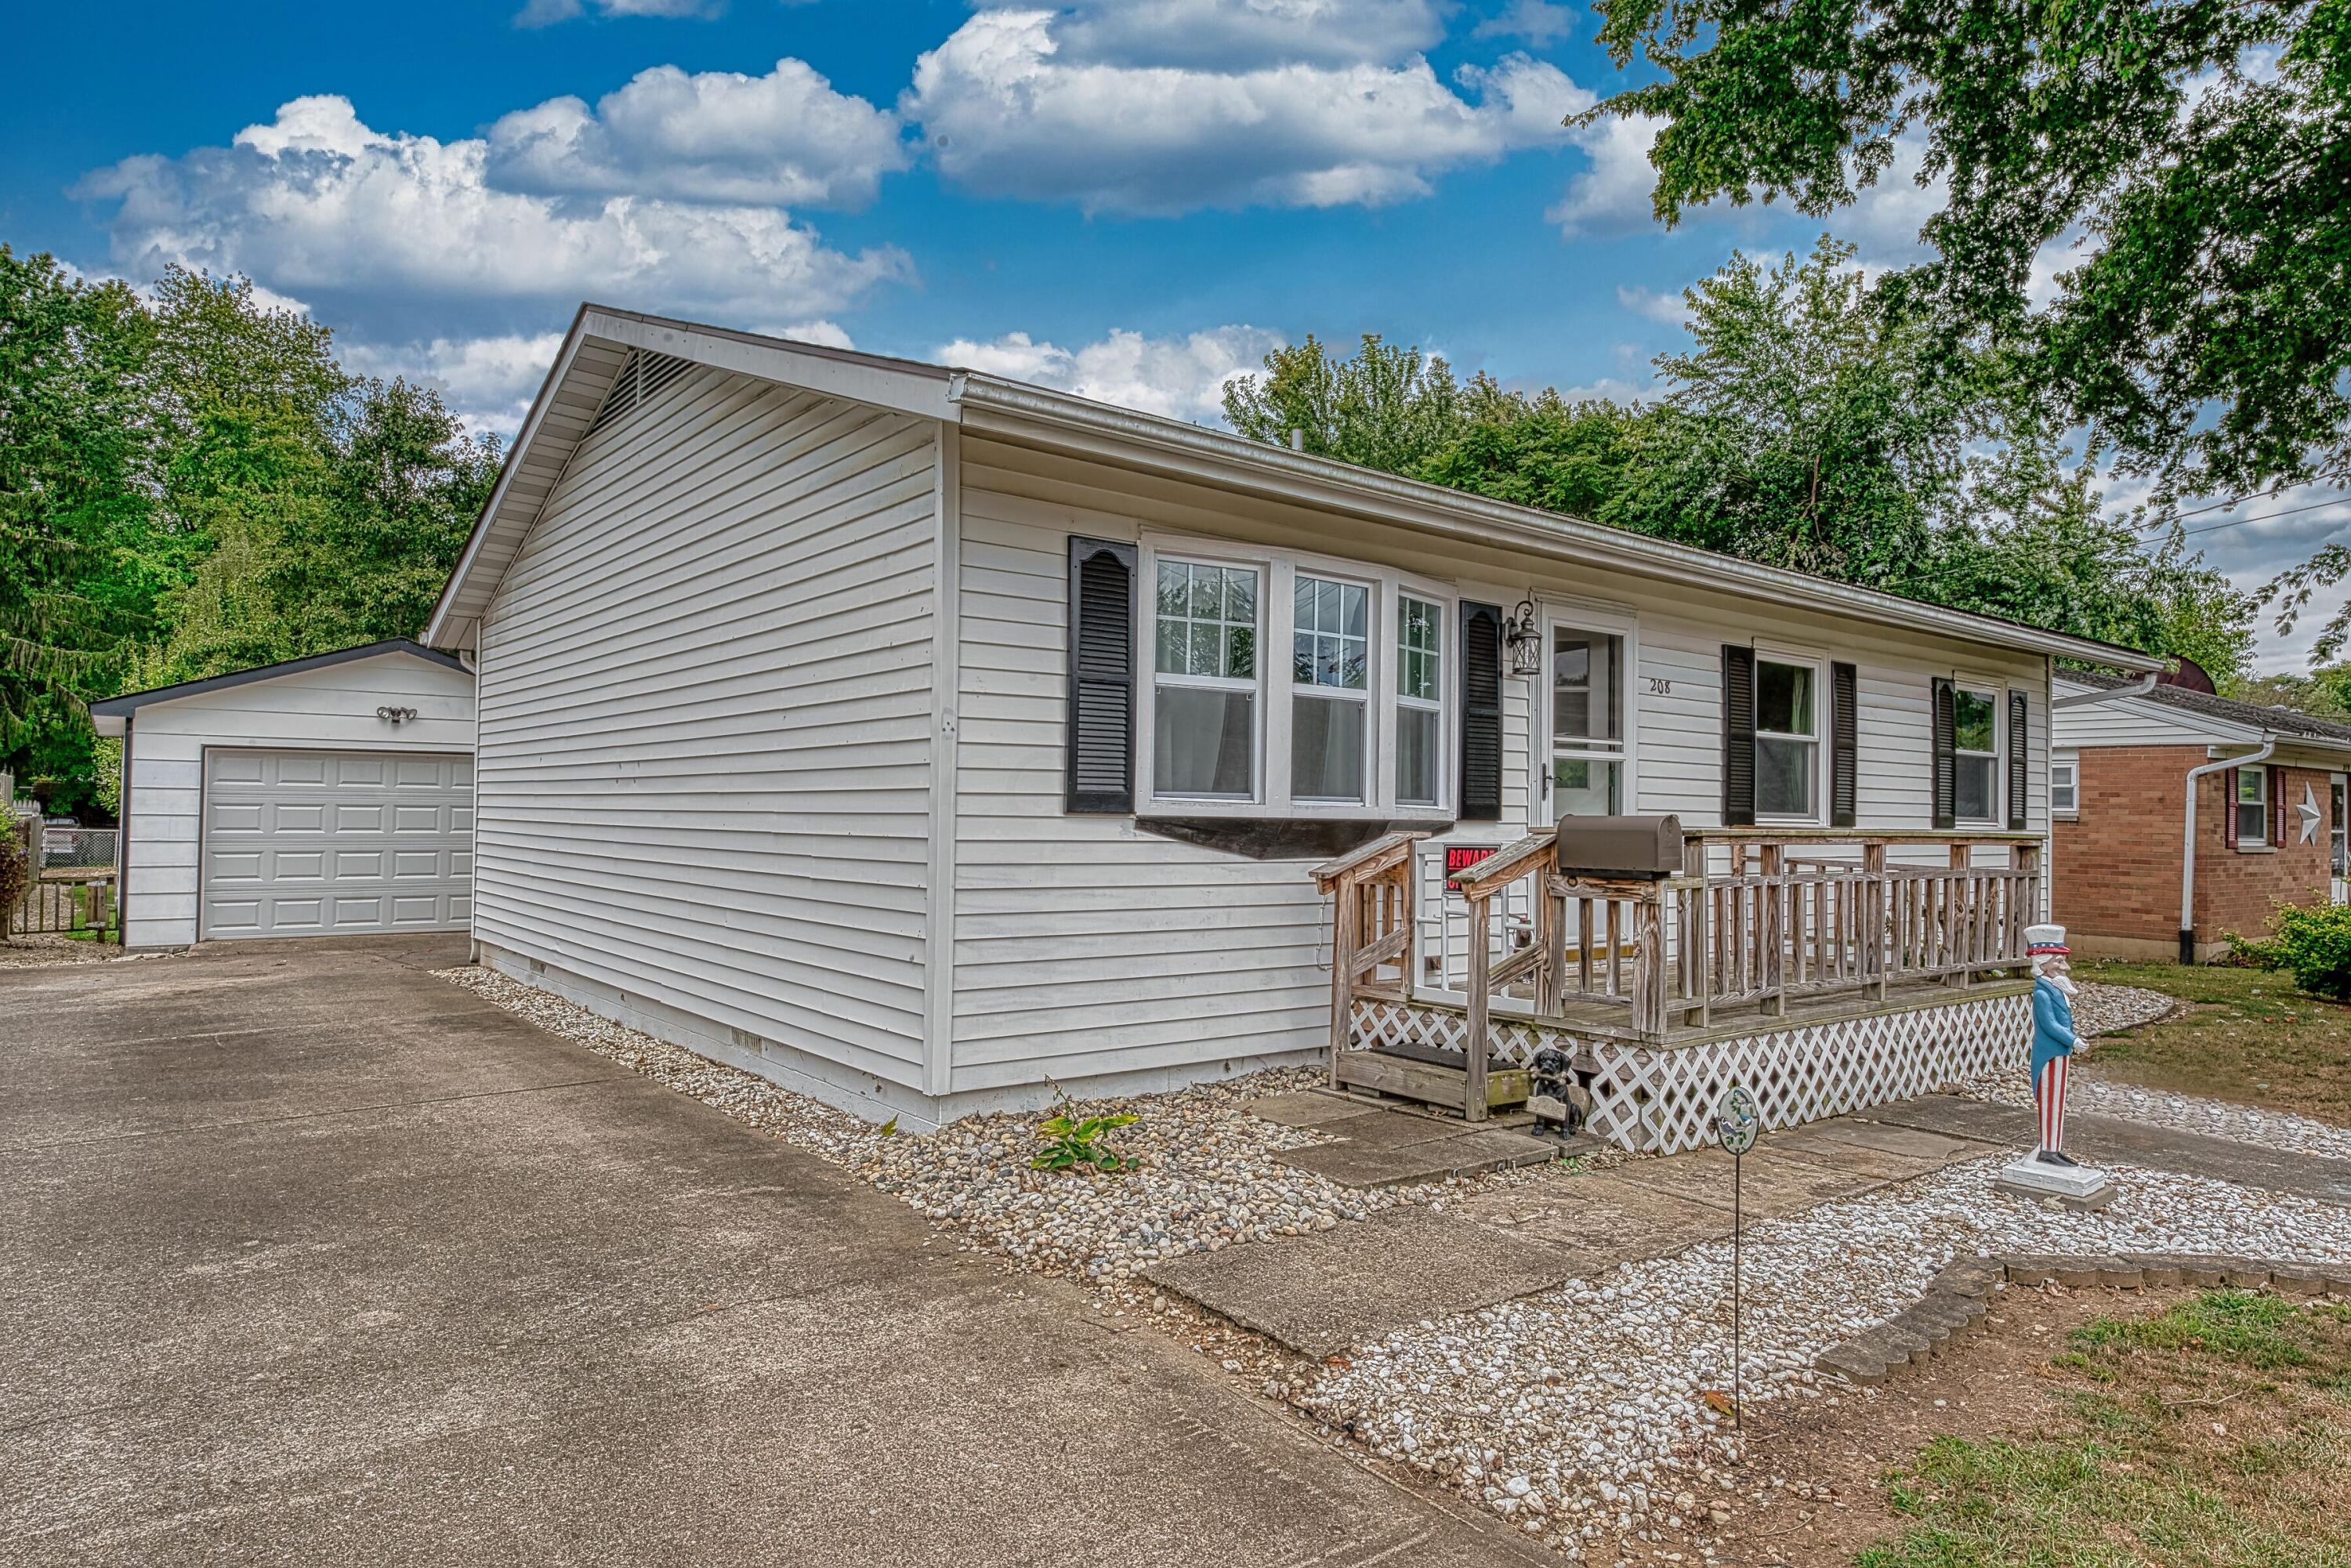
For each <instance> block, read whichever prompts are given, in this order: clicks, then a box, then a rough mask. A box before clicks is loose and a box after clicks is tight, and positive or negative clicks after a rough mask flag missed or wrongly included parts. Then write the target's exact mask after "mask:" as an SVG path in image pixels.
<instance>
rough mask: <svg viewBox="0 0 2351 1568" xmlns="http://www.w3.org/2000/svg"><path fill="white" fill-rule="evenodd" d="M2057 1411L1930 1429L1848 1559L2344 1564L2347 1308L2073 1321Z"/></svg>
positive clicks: (2275, 1567)
mask: <svg viewBox="0 0 2351 1568" xmlns="http://www.w3.org/2000/svg"><path fill="white" fill-rule="evenodd" d="M2049 1370H2050V1374H2051V1375H2052V1377H2053V1379H2054V1380H2055V1387H2056V1388H2057V1389H2058V1390H2059V1391H2060V1397H2061V1399H2062V1401H2063V1406H2064V1410H2063V1414H2062V1415H2061V1416H2059V1417H2058V1418H2057V1419H2055V1420H2053V1421H2051V1422H2047V1423H2045V1424H2043V1425H2041V1426H2039V1427H2037V1428H2036V1429H2035V1431H2034V1432H2033V1434H2032V1436H2031V1437H2019V1438H2011V1439H2001V1440H1990V1441H1977V1440H1970V1439H1965V1438H1959V1437H1939V1438H1937V1439H1935V1440H1934V1441H1933V1442H1930V1443H1928V1445H1927V1446H1926V1448H1923V1449H1921V1450H1919V1453H1918V1455H1917V1458H1916V1459H1915V1460H1914V1461H1912V1462H1911V1463H1910V1464H1908V1465H1907V1466H1904V1467H1901V1468H1899V1469H1895V1470H1893V1471H1890V1472H1888V1474H1887V1475H1886V1478H1885V1480H1886V1490H1887V1497H1888V1500H1889V1504H1890V1506H1891V1508H1892V1511H1893V1512H1894V1513H1895V1515H1896V1517H1897V1518H1899V1519H1902V1520H1904V1521H1907V1523H1906V1524H1905V1525H1904V1527H1903V1528H1902V1530H1901V1531H1900V1532H1899V1533H1898V1534H1896V1535H1894V1536H1891V1537H1889V1538H1888V1539H1886V1540H1883V1541H1881V1542H1877V1543H1876V1545H1873V1546H1870V1547H1868V1548H1866V1549H1865V1550H1864V1551H1863V1552H1860V1553H1859V1554H1858V1555H1857V1556H1856V1557H1855V1564H1856V1568H2127V1565H2136V1564H2144V1563H2159V1564H2163V1565H2165V1568H2172V1565H2178V1568H2346V1565H2351V1310H2346V1309H2345V1308H2344V1307H2341V1306H2338V1305H2333V1304H2327V1303H2316V1304H2309V1305H2302V1306H2296V1305H2295V1304H2294V1303H2292V1302H2289V1301H2283V1300H2280V1299H2279V1298H2277V1297H2274V1296H2266V1295H2255V1294H2252V1293H2250V1292H2244V1291H2209V1292H2206V1293H2205V1294H2203V1295H2200V1296H2199V1297H2197V1298H2195V1299H2194V1300H2192V1301H2186V1302H2184V1303H2182V1304H2180V1305H2179V1306H2176V1307H2173V1308H2172V1309H2170V1310H2169V1311H2168V1312H2162V1313H2160V1314H2158V1315H2156V1316H2153V1317H2149V1318H2144V1319H2137V1320H2132V1319H2122V1318H2101V1319H2098V1320H2096V1321H2095V1322H2091V1323H2090V1324H2088V1325H2087V1326H2085V1327H2084V1328H2081V1329H2077V1330H2075V1331H2074V1333H2073V1334H2072V1335H2071V1336H2070V1339H2069V1343H2068V1348H2067V1349H2066V1351H2065V1352H2064V1354H2061V1355H2059V1356H2058V1357H2057V1358H2056V1359H2055V1360H2054V1361H2053V1363H2051V1364H2050V1369H2049Z"/></svg>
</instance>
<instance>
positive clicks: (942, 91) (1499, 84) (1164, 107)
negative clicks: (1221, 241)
mask: <svg viewBox="0 0 2351 1568" xmlns="http://www.w3.org/2000/svg"><path fill="white" fill-rule="evenodd" d="M1061 26H1062V19H1061V17H1060V16H1058V15H1057V14H1056V13H1054V12H1050V11H1029V10H989V11H982V12H980V13H979V14H978V15H977V16H973V17H971V18H970V19H969V20H968V21H967V22H966V23H965V24H964V25H963V26H961V27H959V28H958V29H956V32H955V33H954V35H953V36H951V37H948V38H947V40H946V42H945V43H943V44H941V45H940V46H939V47H937V48H935V49H933V50H931V51H929V52H928V53H926V54H925V55H924V56H923V57H921V58H920V59H919V60H917V61H916V62H915V67H914V85H913V86H912V88H911V89H909V90H908V91H907V92H906V94H905V95H904V97H903V98H902V99H900V102H899V109H900V112H901V113H902V114H903V115H904V117H905V118H906V119H908V120H917V121H920V122H921V124H922V126H923V127H924V129H925V131H926V132H927V134H928V136H929V138H930V141H931V149H932V152H933V155H934V156H935V159H936V160H937V162H938V165H939V168H940V169H941V171H942V172H945V173H946V176H947V177H948V178H949V179H951V180H954V181H956V182H957V183H961V184H964V185H967V186H969V187H970V188H972V189H973V190H976V191H978V192H980V193H984V194H989V195H1006V196H1019V197H1026V198H1029V199H1034V200H1069V201H1074V202H1077V203H1079V204H1081V205H1082V206H1084V207H1086V208H1087V209H1089V210H1094V211H1100V210H1113V211H1124V212H1136V213H1177V212H1184V211H1187V210H1190V209H1194V208H1198V207H1209V206H1218V207H1240V206H1251V205H1270V206H1311V207H1322V206H1339V205H1346V204H1364V205H1377V204H1383V203H1388V202H1395V201H1401V200H1405V199H1407V198H1410V197H1414V196H1419V195H1424V194H1426V193H1428V191H1429V190H1430V188H1431V187H1430V179H1431V177H1432V176H1433V175H1435V174H1437V173H1438V172H1442V171H1444V170H1447V169H1449V168H1454V167H1458V166H1460V165H1463V164H1468V163H1475V162H1490V161H1492V160H1494V159H1496V158H1499V157H1500V156H1501V155H1502V154H1504V153H1506V152H1511V151H1514V150H1516V149H1519V148H1523V147H1532V146H1552V145H1559V144H1561V143H1562V142H1563V141H1565V139H1566V135H1567V133H1566V131H1564V130H1562V128H1561V125H1560V120H1562V118H1563V117H1564V116H1565V115H1567V114H1569V113H1572V112H1575V111H1578V110H1583V109H1584V108H1586V107H1588V106H1589V105H1590V104H1591V103H1592V101H1593V95H1592V94H1591V93H1590V92H1589V91H1588V90H1587V89H1583V88H1581V87H1578V86H1577V85H1576V84H1575V83H1574V82H1573V81H1571V80H1570V79H1569V78H1567V77H1566V76H1565V75H1564V74H1563V73H1562V72H1561V71H1560V69H1559V68H1557V67H1556V66H1552V65H1550V64H1547V63H1545V62H1542V61H1539V60H1534V59H1531V58H1528V57H1525V56H1523V55H1513V56H1510V57H1507V58H1505V59H1503V60H1502V61H1500V62H1499V63H1498V64H1497V65H1495V66H1492V67H1490V68H1465V69H1463V70H1462V71H1460V72H1458V73H1457V76H1456V80H1457V81H1458V84H1459V85H1460V86H1461V87H1462V88H1463V89H1467V90H1468V91H1469V92H1472V93H1474V94H1475V95H1476V97H1475V99H1474V100H1473V99H1470V98H1468V97H1464V96H1463V95H1462V94H1461V93H1458V92H1456V91H1455V90H1454V89H1453V88H1451V87H1449V86H1447V84H1446V83H1445V82H1443V81H1441V80H1439V79H1438V78H1437V73H1436V71H1435V70H1434V69H1433V68H1431V67H1430V66H1429V64H1428V62H1427V61H1426V59H1424V58H1421V57H1417V56H1416V57H1412V58H1409V59H1407V60H1405V61H1402V62H1400V63H1396V64H1376V63H1372V62H1368V61H1363V62H1357V63H1353V64H1345V65H1320V64H1309V63H1285V64H1273V65H1259V66H1252V67H1249V68H1238V69H1231V70H1210V69H1200V68H1190V67H1180V66H1163V65H1129V64H1124V63H1122V62H1119V61H1116V60H1111V59H1087V58H1081V57H1076V56H1075V55H1074V54H1072V53H1070V52H1067V51H1065V49H1064V47H1063V40H1062V37H1061Z"/></svg>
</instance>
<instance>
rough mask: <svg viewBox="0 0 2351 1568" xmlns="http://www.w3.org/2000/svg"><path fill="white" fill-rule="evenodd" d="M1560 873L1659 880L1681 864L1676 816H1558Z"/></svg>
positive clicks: (1679, 827) (1678, 869)
mask: <svg viewBox="0 0 2351 1568" xmlns="http://www.w3.org/2000/svg"><path fill="white" fill-rule="evenodd" d="M1558 853H1559V860H1558V865H1559V871H1560V874H1561V875H1562V876H1581V877H1591V878H1594V879H1596V880H1599V881H1604V882H1659V881H1662V880H1663V879H1665V878H1667V877H1669V876H1676V875H1678V874H1679V873H1680V872H1681V869H1682V820H1681V819H1680V818H1679V817H1672V816H1667V817H1562V818H1561V819H1560V820H1559V844H1558Z"/></svg>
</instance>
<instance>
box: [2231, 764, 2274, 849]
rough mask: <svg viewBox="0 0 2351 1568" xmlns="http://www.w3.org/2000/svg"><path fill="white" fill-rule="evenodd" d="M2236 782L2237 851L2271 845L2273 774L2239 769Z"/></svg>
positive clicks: (2260, 769)
mask: <svg viewBox="0 0 2351 1568" xmlns="http://www.w3.org/2000/svg"><path fill="white" fill-rule="evenodd" d="M2236 779H2237V801H2236V810H2237V847H2238V848H2239V849H2241V850H2242V849H2261V848H2262V847H2264V846H2266V845H2267V844H2268V843H2269V841H2270V773H2269V769H2268V768H2238V769H2237V772H2236Z"/></svg>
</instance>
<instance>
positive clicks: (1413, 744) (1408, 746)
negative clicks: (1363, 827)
mask: <svg viewBox="0 0 2351 1568" xmlns="http://www.w3.org/2000/svg"><path fill="white" fill-rule="evenodd" d="M1444 682H1445V606H1443V605H1442V604H1439V603H1437V601H1434V600H1428V599H1422V598H1419V597H1418V596H1416V595H1414V594H1410V593H1403V594H1398V595H1397V596H1396V695H1395V706H1396V719H1395V764H1396V767H1395V775H1396V777H1395V789H1396V804H1397V805H1399V806H1417V807H1420V808H1422V809H1423V810H1436V809H1437V807H1438V806H1439V805H1441V804H1443V802H1444V800H1445V797H1444V794H1443V788H1444V786H1443V784H1442V782H1441V780H1442V779H1443V777H1444V773H1443V769H1444V766H1445V696H1444V693H1445V685H1444Z"/></svg>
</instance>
